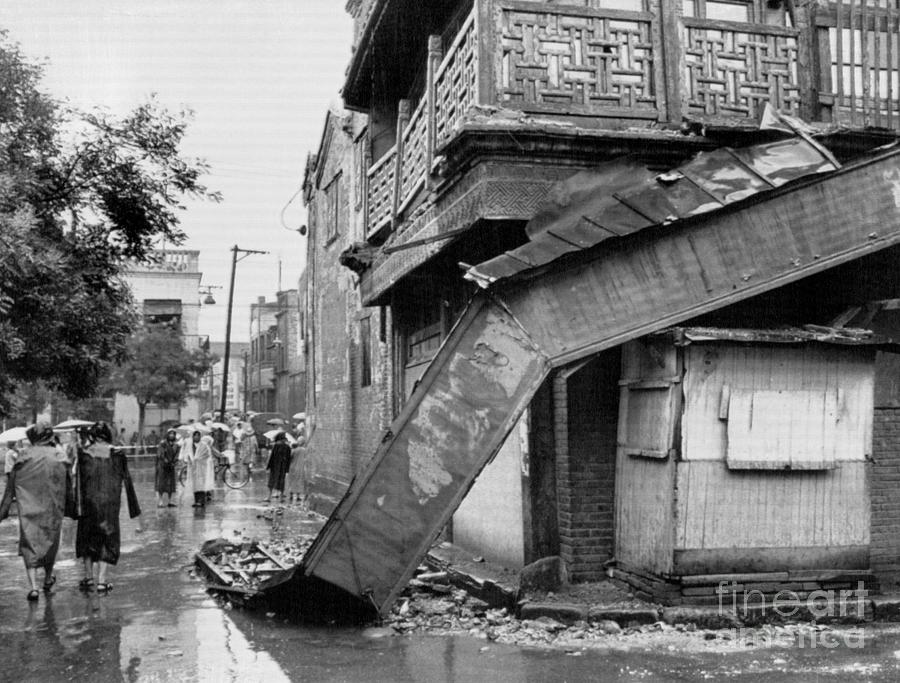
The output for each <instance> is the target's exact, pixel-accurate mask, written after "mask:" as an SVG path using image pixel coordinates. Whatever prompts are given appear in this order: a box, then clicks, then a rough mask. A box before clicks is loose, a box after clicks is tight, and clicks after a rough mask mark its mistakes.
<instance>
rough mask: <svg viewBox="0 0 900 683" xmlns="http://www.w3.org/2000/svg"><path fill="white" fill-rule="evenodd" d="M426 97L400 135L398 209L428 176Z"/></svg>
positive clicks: (420, 187) (410, 197) (413, 194)
mask: <svg viewBox="0 0 900 683" xmlns="http://www.w3.org/2000/svg"><path fill="white" fill-rule="evenodd" d="M427 103H428V98H427V97H423V98H422V99H421V100H420V101H419V106H418V107H416V110H415V111H414V112H413V114H412V116H411V117H410V119H409V123H408V124H407V125H406V129H405V130H404V131H403V132H402V133H401V136H400V149H401V151H402V154H401V156H400V173H399V175H398V176H397V178H398V182H399V183H400V202H399V206H398V207H397V210H398V211H403V209H404V208H405V206H406V204H407V203H408V202H409V201H410V200H411V199H412V198H413V197H414V196H415V194H416V193H417V192H418V191H419V190H420V189H422V187H423V186H424V184H425V181H426V179H427V177H428V171H429V170H430V169H429V163H428V140H427V137H428V119H427V116H426V112H427V107H426V104H427Z"/></svg>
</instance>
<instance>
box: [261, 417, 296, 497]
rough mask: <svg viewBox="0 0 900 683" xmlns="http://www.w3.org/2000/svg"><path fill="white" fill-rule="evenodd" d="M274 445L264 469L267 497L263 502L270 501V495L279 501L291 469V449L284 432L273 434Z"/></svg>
mask: <svg viewBox="0 0 900 683" xmlns="http://www.w3.org/2000/svg"><path fill="white" fill-rule="evenodd" d="M274 440H275V443H274V445H273V446H272V454H271V455H270V456H269V463H268V464H267V465H266V469H267V470H269V497H268V498H266V500H265V501H264V502H266V503H268V502H270V501H271V500H272V494H273V492H275V494H276V495H277V496H278V498H279V500H280V499H281V498H282V496H283V495H284V480H285V477H286V476H287V473H288V470H290V469H291V447H290V446H288V443H287V435H286V434H285V433H284V432H278V433H277V434H275V439H274Z"/></svg>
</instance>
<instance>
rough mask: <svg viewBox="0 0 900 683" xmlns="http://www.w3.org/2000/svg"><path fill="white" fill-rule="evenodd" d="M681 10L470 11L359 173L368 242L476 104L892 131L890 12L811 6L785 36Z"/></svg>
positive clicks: (895, 45)
mask: <svg viewBox="0 0 900 683" xmlns="http://www.w3.org/2000/svg"><path fill="white" fill-rule="evenodd" d="M680 1H681V0H646V5H645V6H647V7H649V8H651V9H650V10H649V11H626V10H611V9H597V8H594V7H588V6H586V5H587V4H589V3H587V2H584V3H582V5H580V6H576V3H575V2H574V0H573V2H572V3H571V4H568V5H567V4H563V3H560V4H556V3H553V4H548V3H546V2H538V1H536V0H477V1H476V3H475V5H476V6H475V9H474V10H473V11H472V13H471V14H470V15H469V17H468V18H467V19H466V20H465V22H464V23H463V24H462V27H461V29H460V31H459V32H458V33H457V35H456V37H455V38H454V39H453V41H452V42H451V43H450V45H449V46H448V47H447V50H446V54H444V53H443V51H442V49H441V38H440V37H439V36H431V37H430V38H429V50H428V63H427V70H426V79H425V80H426V82H425V85H424V94H423V95H422V96H421V98H420V99H418V100H417V101H416V102H415V103H414V107H411V106H410V103H408V102H406V101H403V102H401V103H400V109H399V114H398V125H397V133H396V140H397V144H396V146H395V147H394V148H392V149H391V150H390V151H389V152H388V153H387V154H386V155H385V156H384V157H382V158H381V159H379V160H378V161H377V162H376V163H375V164H374V165H373V166H372V168H371V170H370V171H369V174H368V181H369V187H368V191H367V194H368V233H369V234H372V233H373V232H375V231H378V230H381V229H383V228H384V227H385V226H386V225H389V224H393V223H394V222H396V221H397V220H399V219H400V218H402V216H403V215H404V213H406V212H408V210H409V207H411V206H413V205H414V203H415V201H416V198H417V197H418V196H419V195H420V193H421V192H422V191H423V190H424V189H426V188H428V186H429V183H430V182H431V180H430V179H431V173H432V170H433V165H434V159H435V150H439V149H440V148H441V146H443V145H445V144H446V143H447V142H448V141H450V140H451V139H452V138H453V136H454V135H455V133H456V131H457V130H458V129H459V127H460V125H461V124H462V123H463V122H464V121H465V119H466V117H467V116H468V115H469V114H470V113H471V111H472V109H473V108H474V107H476V106H478V105H483V106H487V107H502V108H504V109H511V110H517V111H520V112H522V113H523V114H526V115H539V116H541V117H542V118H548V117H553V116H559V117H567V118H568V119H569V120H570V121H571V119H572V118H580V121H582V122H584V124H585V125H588V126H591V125H593V126H596V125H597V121H598V119H603V118H608V119H619V120H622V121H624V122H625V125H629V124H628V123H627V122H628V120H629V119H631V120H635V119H644V120H649V121H659V122H661V123H667V124H680V123H681V121H682V120H683V117H692V118H695V117H700V118H703V117H717V118H723V117H731V118H735V119H741V118H743V119H749V120H752V121H756V120H758V118H759V115H760V113H761V112H762V110H763V108H764V107H765V105H766V104H771V105H772V106H774V107H775V108H776V109H777V110H779V111H781V112H784V113H786V114H792V115H795V116H796V115H800V116H805V117H806V118H811V119H813V120H824V121H833V122H836V123H842V124H848V125H852V126H881V127H884V128H892V129H895V130H896V129H900V83H898V64H900V10H898V9H895V7H896V4H897V0H839V1H838V2H834V3H831V4H829V5H826V6H822V5H816V4H815V3H812V4H809V5H807V6H805V7H798V9H797V10H796V12H798V13H799V14H795V21H793V22H789V21H786V22H785V23H786V24H788V25H786V26H780V25H773V24H762V23H738V22H733V21H718V20H710V19H703V18H699V17H693V16H691V17H687V16H681V15H680V12H679V11H674V12H667V11H666V10H667V9H675V8H676V7H677V8H680V7H681V5H680V4H678V5H672V2H679V3H680ZM863 2H868V3H869V4H868V5H866V4H862V3H863ZM594 4H596V3H594ZM799 4H800V3H794V5H795V6H797V5H799ZM876 4H877V5H881V6H876ZM887 5H891V7H888V6H887ZM666 17H668V18H666ZM486 18H487V19H488V21H489V25H481V24H480V23H479V22H484V21H485V19H486ZM665 22H668V23H665ZM663 23H665V26H663V25H662V24H663ZM667 36H674V38H669V42H668V43H665V42H664V41H663V37H667ZM672 41H674V43H673V42H672ZM664 52H665V55H663V53H664ZM807 64H809V65H811V68H810V67H807V66H806V65H807ZM410 111H411V113H410ZM616 125H618V126H621V125H622V124H621V123H620V124H616ZM632 125H633V124H632Z"/></svg>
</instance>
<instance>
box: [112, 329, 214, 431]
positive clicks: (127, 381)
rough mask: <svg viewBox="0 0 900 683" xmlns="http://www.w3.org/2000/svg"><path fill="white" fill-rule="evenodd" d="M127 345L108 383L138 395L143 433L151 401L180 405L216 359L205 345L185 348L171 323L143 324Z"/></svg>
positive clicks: (139, 424) (135, 395) (119, 390)
mask: <svg viewBox="0 0 900 683" xmlns="http://www.w3.org/2000/svg"><path fill="white" fill-rule="evenodd" d="M126 348H127V356H128V358H127V360H125V361H124V362H123V363H121V364H120V365H118V366H116V367H114V368H113V369H112V371H111V373H110V375H109V378H108V379H107V380H106V387H107V388H108V389H113V390H115V391H118V392H121V393H123V394H130V395H132V396H134V397H135V398H136V399H137V403H138V434H143V433H144V414H145V411H146V408H147V404H148V403H156V404H158V405H161V406H170V405H181V404H182V403H183V402H184V399H186V398H187V397H188V396H189V395H190V393H191V388H192V387H193V386H194V385H196V383H197V381H198V379H199V378H200V376H201V375H202V374H203V373H204V372H206V371H207V370H209V368H210V367H211V366H212V364H213V363H214V362H215V361H216V360H217V359H216V357H215V356H212V355H210V354H209V353H208V352H207V351H205V350H203V349H194V350H190V349H186V348H185V347H184V340H183V338H182V336H181V333H180V332H179V331H178V330H176V329H174V328H173V327H171V326H169V325H145V326H142V327H140V328H139V329H138V330H137V331H136V332H135V333H134V334H133V335H132V336H131V338H130V339H129V340H128V344H127V347H126Z"/></svg>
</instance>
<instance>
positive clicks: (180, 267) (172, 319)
mask: <svg viewBox="0 0 900 683" xmlns="http://www.w3.org/2000/svg"><path fill="white" fill-rule="evenodd" d="M159 255H160V256H161V260H160V261H159V262H158V263H151V264H146V263H142V264H139V265H133V266H132V267H130V268H129V269H128V270H127V271H126V274H125V277H126V280H127V282H128V285H129V287H130V288H131V292H132V294H133V295H134V299H135V302H136V303H137V308H138V312H139V313H140V315H141V316H142V318H143V321H144V322H146V323H165V322H169V323H173V324H174V325H176V326H177V327H179V328H180V329H181V334H182V335H183V337H184V343H185V345H186V346H188V347H189V348H197V347H203V346H205V345H207V344H209V338H208V337H207V336H205V335H200V334H199V333H198V331H199V328H198V322H199V317H200V298H199V294H198V291H199V288H200V280H201V278H202V277H203V274H202V273H201V272H200V263H199V261H200V252H199V251H194V250H187V249H171V250H166V251H164V252H161V253H160V254H159ZM201 412H202V410H201V400H200V399H199V398H198V397H191V398H189V399H187V401H185V403H184V405H182V406H157V405H155V404H152V403H151V404H150V405H148V406H147V412H146V416H145V421H144V431H145V432H147V433H149V432H150V430H152V429H155V430H156V431H159V425H160V423H161V422H163V421H165V420H178V421H179V422H186V421H187V420H189V419H192V418H193V419H197V418H199V417H200V413H201ZM113 415H114V417H113V420H114V422H115V426H116V431H118V430H120V429H122V428H124V429H125V433H126V434H128V435H129V436H130V435H131V434H132V433H134V432H135V431H136V430H137V428H138V404H137V401H136V400H135V398H134V397H133V396H127V395H125V394H116V399H115V407H114V411H113Z"/></svg>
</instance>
